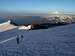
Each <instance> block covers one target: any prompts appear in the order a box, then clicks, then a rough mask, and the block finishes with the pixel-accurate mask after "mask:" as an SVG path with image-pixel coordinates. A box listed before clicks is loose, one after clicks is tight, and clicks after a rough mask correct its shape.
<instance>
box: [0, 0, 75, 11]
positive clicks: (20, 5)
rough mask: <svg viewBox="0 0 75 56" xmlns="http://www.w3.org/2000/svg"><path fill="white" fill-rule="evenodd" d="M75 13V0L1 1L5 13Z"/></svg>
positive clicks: (0, 5)
mask: <svg viewBox="0 0 75 56" xmlns="http://www.w3.org/2000/svg"><path fill="white" fill-rule="evenodd" d="M56 10H65V11H75V0H0V11H3V12H48V11H56Z"/></svg>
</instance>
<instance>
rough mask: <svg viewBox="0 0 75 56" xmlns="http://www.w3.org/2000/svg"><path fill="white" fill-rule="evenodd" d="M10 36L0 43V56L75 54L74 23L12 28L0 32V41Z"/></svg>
mask: <svg viewBox="0 0 75 56" xmlns="http://www.w3.org/2000/svg"><path fill="white" fill-rule="evenodd" d="M5 35H6V36H5ZM12 37H14V39H12V40H9V41H7V42H3V43H2V44H0V56H75V24H70V25H64V26H59V27H54V28H49V29H40V30H30V31H25V30H18V29H12V30H9V31H6V32H2V33H0V41H3V40H6V39H7V40H8V39H9V38H10V39H11V38H12ZM16 37H18V38H19V44H17V41H16Z"/></svg>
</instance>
